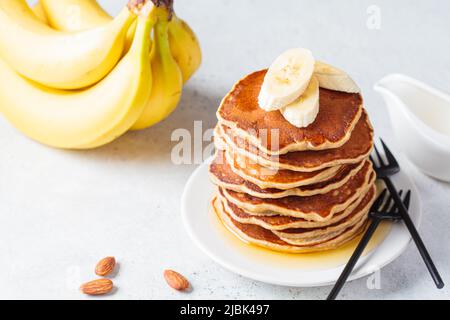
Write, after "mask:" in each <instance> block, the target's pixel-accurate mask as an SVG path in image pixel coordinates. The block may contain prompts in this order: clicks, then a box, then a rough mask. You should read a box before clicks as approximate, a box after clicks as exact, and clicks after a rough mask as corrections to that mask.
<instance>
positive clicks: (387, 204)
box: [381, 195, 395, 212]
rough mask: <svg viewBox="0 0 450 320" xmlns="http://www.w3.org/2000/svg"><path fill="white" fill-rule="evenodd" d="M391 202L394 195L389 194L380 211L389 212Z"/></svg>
mask: <svg viewBox="0 0 450 320" xmlns="http://www.w3.org/2000/svg"><path fill="white" fill-rule="evenodd" d="M393 203H394V197H393V196H392V195H389V198H388V199H387V200H386V202H385V203H384V206H383V208H381V211H382V212H389V211H390V210H391V206H392V204H393ZM394 208H395V207H394Z"/></svg>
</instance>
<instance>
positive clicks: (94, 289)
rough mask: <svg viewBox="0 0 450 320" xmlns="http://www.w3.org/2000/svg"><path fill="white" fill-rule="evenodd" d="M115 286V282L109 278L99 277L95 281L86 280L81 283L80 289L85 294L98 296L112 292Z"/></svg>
mask: <svg viewBox="0 0 450 320" xmlns="http://www.w3.org/2000/svg"><path fill="white" fill-rule="evenodd" d="M112 288H113V282H112V281H111V280H109V279H97V280H94V281H89V282H86V283H85V284H83V285H81V287H80V290H81V291H82V292H83V293H84V294H88V295H91V296H98V295H102V294H106V293H109V292H111V290H112Z"/></svg>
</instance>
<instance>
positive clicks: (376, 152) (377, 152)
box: [373, 144, 385, 167]
mask: <svg viewBox="0 0 450 320" xmlns="http://www.w3.org/2000/svg"><path fill="white" fill-rule="evenodd" d="M373 149H374V150H375V154H376V155H377V158H378V163H379V164H380V166H381V167H382V166H385V163H384V160H383V158H382V157H381V154H380V151H378V148H377V146H376V145H375V144H374V145H373Z"/></svg>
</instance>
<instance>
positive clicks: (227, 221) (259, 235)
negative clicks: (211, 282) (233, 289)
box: [212, 198, 366, 253]
mask: <svg viewBox="0 0 450 320" xmlns="http://www.w3.org/2000/svg"><path fill="white" fill-rule="evenodd" d="M212 206H213V209H214V210H215V212H216V214H217V215H218V217H219V218H220V219H221V220H222V223H223V224H224V225H225V226H226V227H227V228H228V229H229V230H230V231H232V232H233V233H234V234H235V235H237V236H238V237H239V238H241V239H242V240H244V241H246V242H248V243H251V244H255V245H258V246H260V247H264V248H267V249H270V250H275V251H281V252H288V253H307V252H315V251H324V250H331V249H335V248H337V247H340V246H341V245H343V244H345V243H347V242H349V241H351V240H352V239H354V238H355V237H356V236H358V235H359V234H360V233H361V232H362V231H363V230H365V227H366V226H365V225H362V226H353V227H349V228H348V229H347V230H345V231H344V232H343V233H341V234H340V235H339V236H337V237H335V238H333V239H330V240H327V241H324V242H321V243H318V244H315V245H309V246H308V245H307V246H298V245H291V244H289V243H287V242H286V241H283V240H281V239H280V238H279V237H278V236H277V235H275V234H274V233H273V232H271V231H270V230H266V229H264V228H261V227H260V226H257V225H252V224H243V223H239V222H237V221H235V220H233V219H232V218H231V217H230V215H229V214H228V213H227V212H226V211H225V210H224V208H223V206H221V205H220V202H219V201H217V198H215V199H213V201H212Z"/></svg>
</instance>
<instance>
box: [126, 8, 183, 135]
mask: <svg viewBox="0 0 450 320" xmlns="http://www.w3.org/2000/svg"><path fill="white" fill-rule="evenodd" d="M168 24H169V22H168V14H167V11H166V12H165V15H163V16H162V17H160V20H159V21H158V22H157V23H156V26H155V29H154V31H153V32H154V45H153V50H152V53H151V65H152V72H153V86H152V88H151V95H150V99H149V101H148V103H147V106H146V108H145V109H144V112H143V113H142V115H141V117H140V118H139V120H138V121H137V122H136V123H135V124H134V125H133V127H132V129H133V130H140V129H145V128H148V127H150V126H152V125H154V124H156V123H158V122H160V121H162V120H164V119H165V118H166V117H167V116H169V115H170V114H171V113H172V112H173V110H175V108H176V106H177V105H178V103H179V102H180V98H181V93H182V91H183V77H182V74H181V71H180V68H179V67H178V64H177V62H176V61H175V59H174V58H173V57H172V54H171V52H170V46H169V32H168V28H169V26H168Z"/></svg>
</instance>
